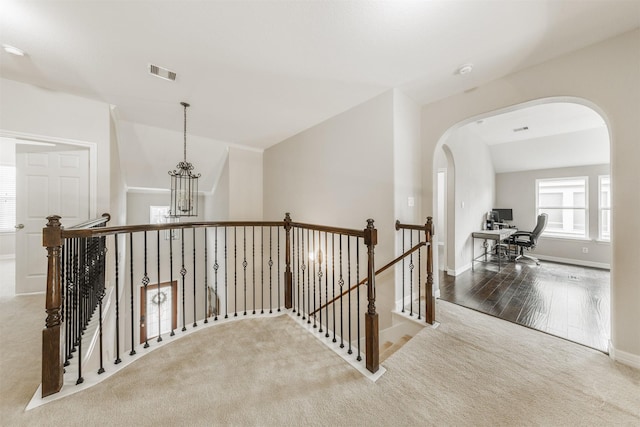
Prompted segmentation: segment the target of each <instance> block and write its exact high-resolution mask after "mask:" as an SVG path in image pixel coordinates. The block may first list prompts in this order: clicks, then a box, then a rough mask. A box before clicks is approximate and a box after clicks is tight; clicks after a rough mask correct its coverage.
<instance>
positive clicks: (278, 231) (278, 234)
mask: <svg viewBox="0 0 640 427" xmlns="http://www.w3.org/2000/svg"><path fill="white" fill-rule="evenodd" d="M276 234H277V236H278V258H277V259H278V311H280V301H281V300H280V227H277V228H276Z"/></svg>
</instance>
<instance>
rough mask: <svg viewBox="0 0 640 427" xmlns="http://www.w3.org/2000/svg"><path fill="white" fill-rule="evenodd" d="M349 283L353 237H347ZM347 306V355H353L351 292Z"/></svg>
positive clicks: (349, 279) (349, 280) (348, 295)
mask: <svg viewBox="0 0 640 427" xmlns="http://www.w3.org/2000/svg"><path fill="white" fill-rule="evenodd" d="M347 282H348V283H351V237H350V236H347ZM358 283H359V282H358ZM358 287H359V286H358ZM347 305H348V306H349V309H348V310H347V312H348V313H347V315H348V325H347V326H348V329H349V349H348V350H347V353H348V354H352V353H353V350H352V349H351V292H348V293H347ZM358 339H360V337H358Z"/></svg>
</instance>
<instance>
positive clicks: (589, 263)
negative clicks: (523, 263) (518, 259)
mask: <svg viewBox="0 0 640 427" xmlns="http://www.w3.org/2000/svg"><path fill="white" fill-rule="evenodd" d="M532 255H533V256H534V257H536V258H538V259H541V260H544V261H552V262H559V263H562V264H573V265H581V266H583V267H595V268H602V269H605V270H610V269H611V264H607V263H604V262H595V261H585V260H581V259H571V258H560V257H555V256H549V255H540V254H536V253H534V254H532Z"/></svg>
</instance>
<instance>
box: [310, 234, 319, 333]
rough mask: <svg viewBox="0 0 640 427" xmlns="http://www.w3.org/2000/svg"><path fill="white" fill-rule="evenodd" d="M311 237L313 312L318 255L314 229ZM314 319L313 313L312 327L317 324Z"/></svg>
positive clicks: (315, 326) (314, 310)
mask: <svg viewBox="0 0 640 427" xmlns="http://www.w3.org/2000/svg"><path fill="white" fill-rule="evenodd" d="M311 237H312V238H313V244H312V245H311V247H312V248H313V250H314V251H315V252H316V253H314V254H313V257H312V259H311V262H312V264H313V313H315V312H316V257H317V256H318V254H317V252H318V251H317V250H316V232H315V230H313V231H311ZM316 319H317V316H316V315H315V314H314V315H313V327H314V328H317V327H318V326H317V325H316Z"/></svg>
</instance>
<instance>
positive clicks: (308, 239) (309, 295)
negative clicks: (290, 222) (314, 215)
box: [303, 229, 311, 323]
mask: <svg viewBox="0 0 640 427" xmlns="http://www.w3.org/2000/svg"><path fill="white" fill-rule="evenodd" d="M306 231H307V257H308V266H309V272H308V273H307V323H311V315H310V314H309V313H311V257H310V256H309V254H310V252H309V245H310V244H311V239H310V238H309V229H307V230H306ZM303 233H304V230H303Z"/></svg>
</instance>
